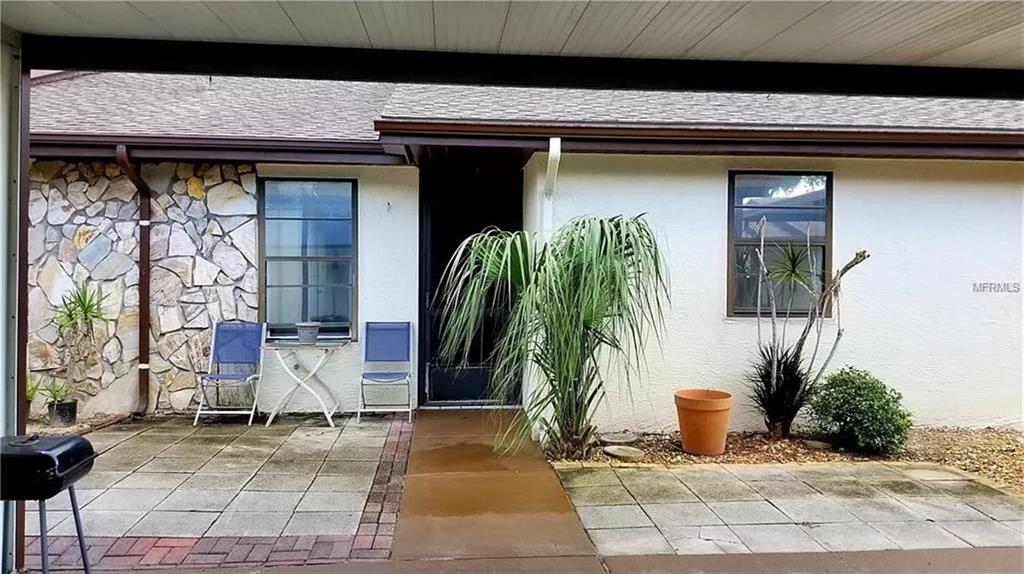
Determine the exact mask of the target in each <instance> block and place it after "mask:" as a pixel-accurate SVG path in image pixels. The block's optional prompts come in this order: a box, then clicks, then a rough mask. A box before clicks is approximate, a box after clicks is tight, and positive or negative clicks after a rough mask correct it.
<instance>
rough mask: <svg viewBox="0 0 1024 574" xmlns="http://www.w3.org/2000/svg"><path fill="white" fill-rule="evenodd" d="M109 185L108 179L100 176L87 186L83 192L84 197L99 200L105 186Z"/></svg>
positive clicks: (104, 190) (105, 189) (105, 188)
mask: <svg viewBox="0 0 1024 574" xmlns="http://www.w3.org/2000/svg"><path fill="white" fill-rule="evenodd" d="M108 187H110V180H109V179H107V178H105V177H102V176H100V177H99V178H98V179H97V180H96V182H95V183H93V184H92V185H90V186H89V189H88V190H86V192H85V197H87V198H89V201H99V199H100V198H101V197H103V194H104V193H106V192H107V188H108Z"/></svg>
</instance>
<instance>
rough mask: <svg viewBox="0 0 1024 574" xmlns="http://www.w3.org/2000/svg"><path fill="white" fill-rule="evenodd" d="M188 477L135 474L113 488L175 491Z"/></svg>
mask: <svg viewBox="0 0 1024 574" xmlns="http://www.w3.org/2000/svg"><path fill="white" fill-rule="evenodd" d="M188 477H189V475H188V474H185V473H178V472H133V473H132V474H130V475H128V476H126V477H124V478H123V479H121V480H120V481H118V482H117V484H115V485H113V487H112V488H115V489H125V488H165V489H174V488H178V487H179V486H181V483H183V482H185V480H186V479H187V478H188ZM79 503H81V501H79Z"/></svg>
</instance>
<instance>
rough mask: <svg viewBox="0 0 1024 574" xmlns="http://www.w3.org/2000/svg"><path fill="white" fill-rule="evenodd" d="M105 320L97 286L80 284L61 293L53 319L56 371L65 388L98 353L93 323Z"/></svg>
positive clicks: (95, 324)
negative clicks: (58, 358) (57, 355)
mask: <svg viewBox="0 0 1024 574" xmlns="http://www.w3.org/2000/svg"><path fill="white" fill-rule="evenodd" d="M108 320H109V319H107V318H106V317H105V316H104V313H103V297H102V296H100V294H99V289H96V290H91V289H89V286H88V285H86V284H85V283H81V284H79V285H76V286H75V288H74V289H73V290H72V291H71V292H70V293H67V294H66V295H64V296H63V299H62V302H61V305H60V306H59V307H57V312H56V314H55V315H54V318H53V322H54V324H55V325H56V326H57V334H58V344H59V347H60V350H61V356H62V361H61V363H62V365H61V367H60V368H59V369H58V370H57V371H58V374H59V375H61V376H63V377H64V378H65V379H66V381H67V385H68V387H69V388H72V389H73V388H74V382H75V381H76V380H78V379H79V376H78V375H79V374H80V372H81V371H84V370H85V369H87V368H88V364H89V362H90V360H94V359H95V355H96V354H97V353H98V352H99V349H98V344H97V341H96V326H97V324H98V323H101V322H105V321H108Z"/></svg>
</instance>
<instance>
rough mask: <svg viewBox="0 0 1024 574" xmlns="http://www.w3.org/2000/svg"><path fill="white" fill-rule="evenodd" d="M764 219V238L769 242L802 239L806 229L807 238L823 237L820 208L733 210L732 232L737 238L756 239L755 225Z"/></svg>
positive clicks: (822, 219)
mask: <svg viewBox="0 0 1024 574" xmlns="http://www.w3.org/2000/svg"><path fill="white" fill-rule="evenodd" d="M762 217H764V218H765V220H766V223H767V225H766V227H765V230H764V236H765V238H766V239H769V240H773V239H775V240H777V239H786V240H797V241H799V240H802V239H805V238H806V237H807V231H808V230H810V233H811V239H815V240H818V239H824V238H825V210H824V209H813V208H811V209H807V208H803V209H800V208H796V209H762V208H756V207H753V208H751V207H738V208H735V214H734V216H733V223H734V225H735V229H734V230H733V233H734V234H735V235H734V237H736V238H737V239H757V238H759V237H760V236H759V235H758V233H757V224H758V223H759V222H760V221H761V218H762Z"/></svg>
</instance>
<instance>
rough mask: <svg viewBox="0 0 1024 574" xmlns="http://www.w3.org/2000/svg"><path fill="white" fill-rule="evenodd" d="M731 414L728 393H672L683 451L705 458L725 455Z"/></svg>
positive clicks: (696, 391)
mask: <svg viewBox="0 0 1024 574" xmlns="http://www.w3.org/2000/svg"><path fill="white" fill-rule="evenodd" d="M731 412H732V393H727V392H725V391H713V390H710V389H685V390H682V391H678V392H676V416H678V417H679V435H680V436H681V437H682V443H683V450H684V451H686V452H688V453H690V454H700V455H707V456H715V455H719V454H722V453H723V452H725V437H726V435H727V434H728V432H729V414H730V413H731Z"/></svg>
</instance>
